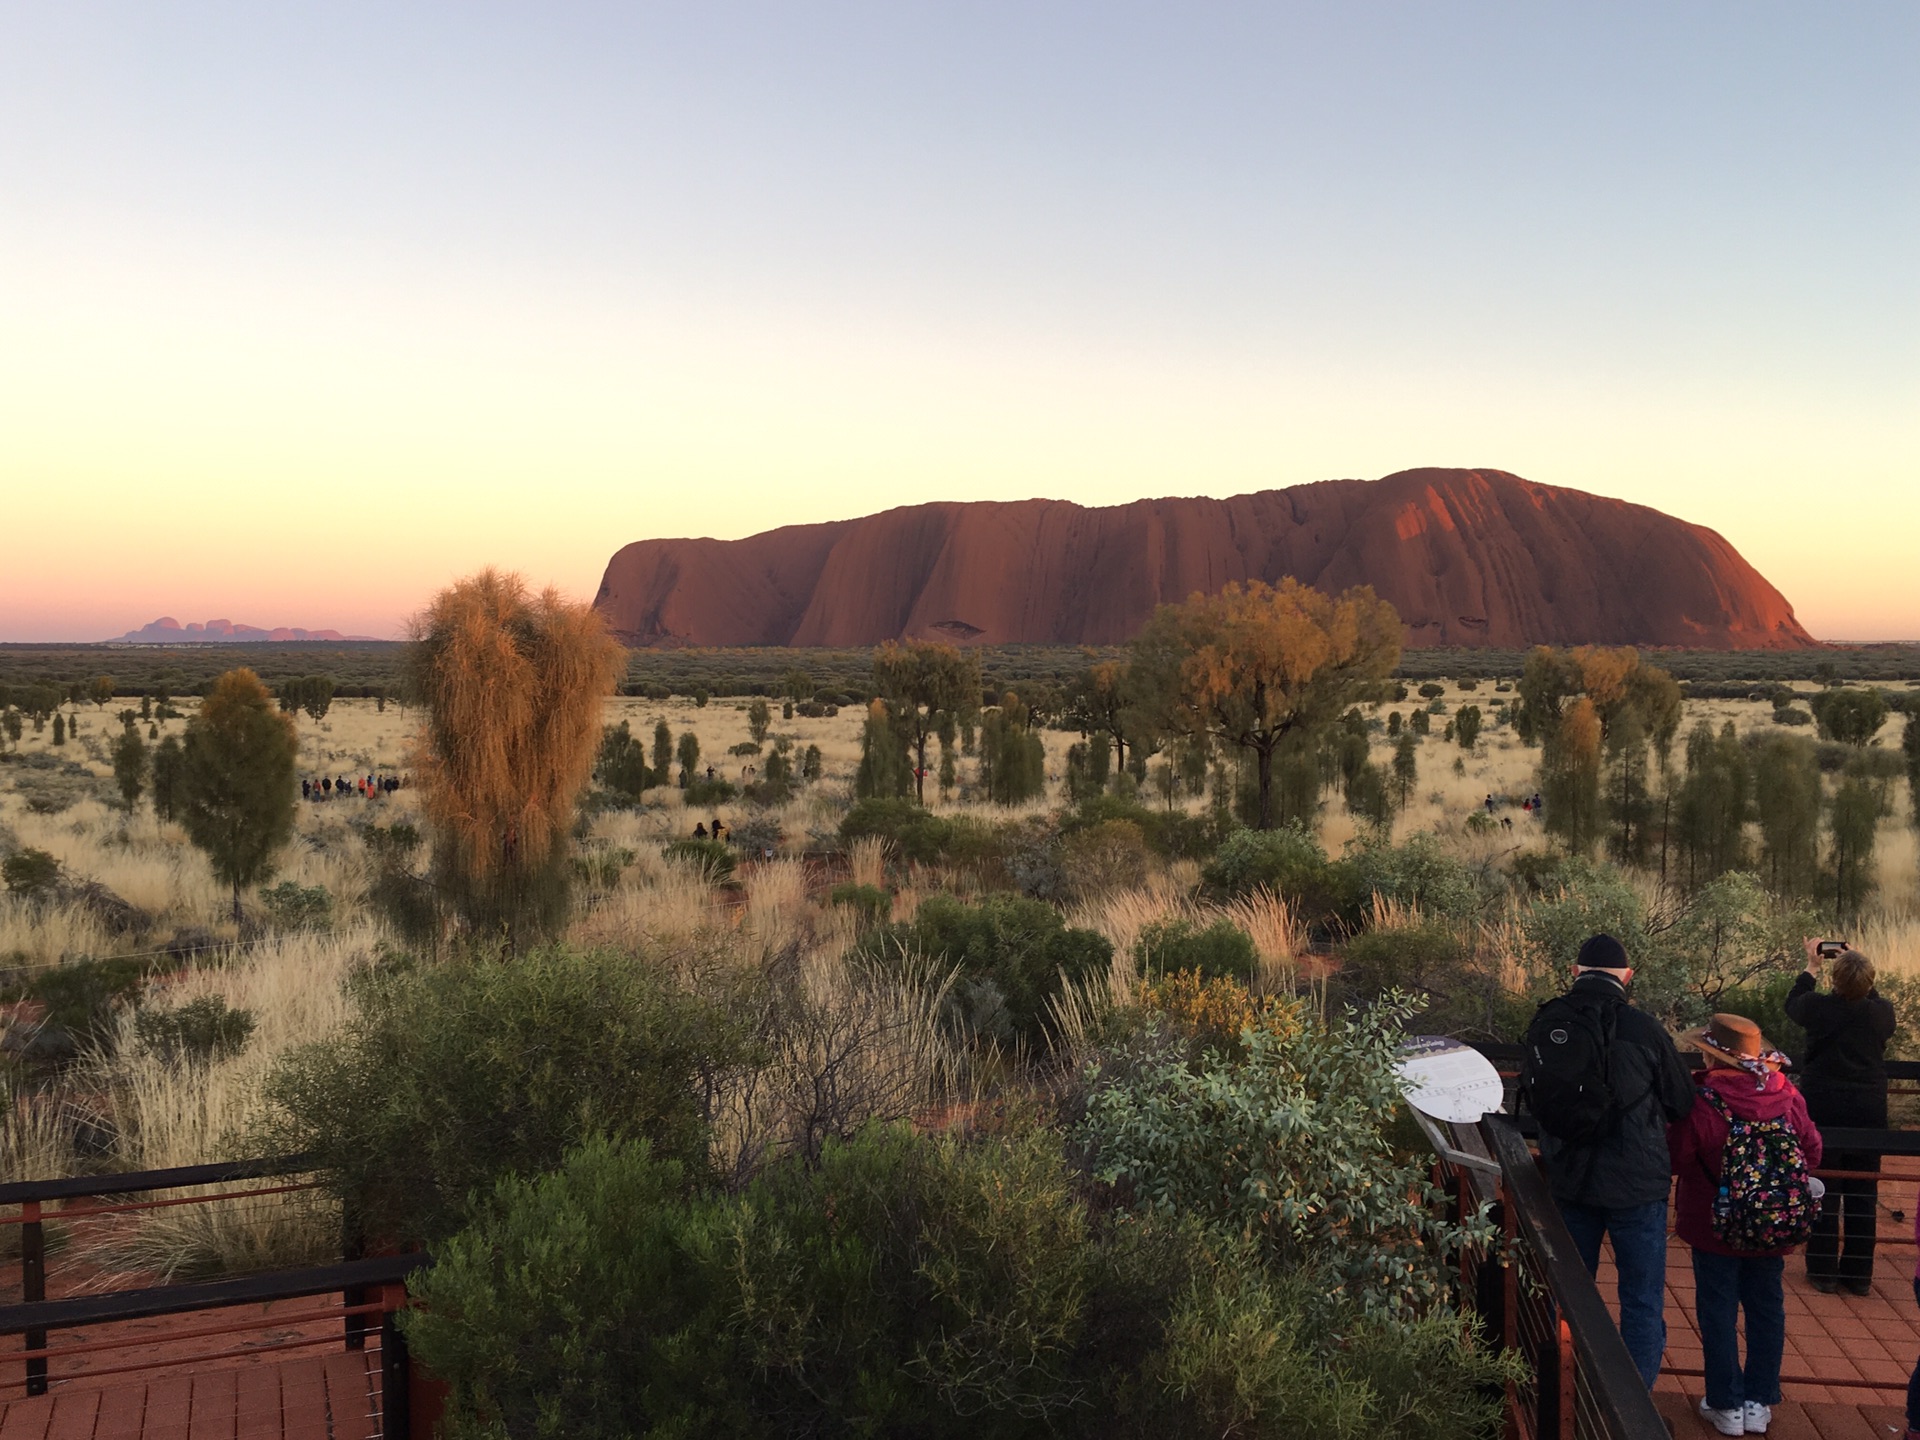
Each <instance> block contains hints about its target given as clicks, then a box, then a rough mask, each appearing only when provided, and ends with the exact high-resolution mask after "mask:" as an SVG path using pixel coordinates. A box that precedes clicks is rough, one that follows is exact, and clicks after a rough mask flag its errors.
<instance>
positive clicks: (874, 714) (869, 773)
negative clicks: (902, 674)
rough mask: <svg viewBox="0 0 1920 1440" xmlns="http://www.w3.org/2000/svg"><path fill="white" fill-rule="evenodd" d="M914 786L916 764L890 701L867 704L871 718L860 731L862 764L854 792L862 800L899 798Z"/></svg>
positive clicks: (856, 776) (856, 774)
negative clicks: (888, 702) (909, 757)
mask: <svg viewBox="0 0 1920 1440" xmlns="http://www.w3.org/2000/svg"><path fill="white" fill-rule="evenodd" d="M912 789H913V767H912V765H911V763H910V762H909V761H908V759H907V752H906V748H905V747H904V746H903V745H902V744H901V742H900V727H899V726H898V725H896V724H895V723H894V720H893V716H892V715H891V714H890V713H889V712H888V710H887V702H886V701H884V700H881V699H878V698H876V699H874V700H872V701H871V702H869V703H868V705H867V721H866V724H865V725H864V726H863V727H862V729H861V731H860V767H859V768H858V769H857V770H855V771H854V775H853V793H854V794H855V795H857V796H859V797H860V798H861V799H862V800H871V799H880V800H891V799H898V798H900V797H901V796H904V795H906V794H907V792H908V791H910V790H912Z"/></svg>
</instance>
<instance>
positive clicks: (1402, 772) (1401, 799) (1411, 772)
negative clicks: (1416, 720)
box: [1393, 730, 1420, 810]
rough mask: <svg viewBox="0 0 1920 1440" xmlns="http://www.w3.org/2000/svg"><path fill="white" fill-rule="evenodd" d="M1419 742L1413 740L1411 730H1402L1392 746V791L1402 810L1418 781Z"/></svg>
mask: <svg viewBox="0 0 1920 1440" xmlns="http://www.w3.org/2000/svg"><path fill="white" fill-rule="evenodd" d="M1419 745H1420V742H1419V741H1418V740H1416V739H1414V736H1413V732H1412V731H1411V730H1402V731H1401V732H1400V738H1399V739H1398V740H1397V741H1395V742H1394V746H1393V790H1394V798H1395V801H1396V803H1397V804H1398V805H1399V806H1400V808H1401V809H1402V810H1404V809H1406V808H1407V802H1408V801H1409V800H1411V799H1412V798H1413V787H1414V786H1415V785H1416V784H1417V783H1419V779H1420V760H1419V754H1418V751H1419Z"/></svg>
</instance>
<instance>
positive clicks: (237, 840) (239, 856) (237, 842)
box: [178, 670, 298, 920]
mask: <svg viewBox="0 0 1920 1440" xmlns="http://www.w3.org/2000/svg"><path fill="white" fill-rule="evenodd" d="M297 753H298V741H297V740H296V739H295V737H294V733H293V722H292V721H291V720H290V719H288V718H287V717H286V716H285V715H283V714H281V713H280V712H279V711H278V710H276V709H275V708H274V703H273V697H272V696H271V695H269V694H268V693H267V687H266V686H265V685H262V684H261V683H260V677H259V676H257V675H255V674H254V673H253V671H251V670H229V671H228V672H227V673H226V674H224V675H222V676H221V677H220V678H219V679H217V680H215V681H214V682H213V689H212V690H210V691H208V692H207V698H206V701H205V703H203V704H202V705H201V706H200V710H199V713H198V714H196V715H195V716H194V717H193V719H192V720H190V721H188V722H187V738H186V744H185V746H184V747H183V751H182V754H181V759H180V779H179V787H180V794H179V801H178V803H179V808H180V812H181V819H182V820H183V821H184V822H185V824H186V828H187V837H188V838H189V839H190V840H192V841H193V843H194V845H195V846H196V847H198V848H199V849H201V850H204V851H205V852H206V855H207V859H208V861H209V862H210V863H211V864H212V866H213V873H214V875H215V876H216V877H217V878H218V879H219V880H221V881H222V882H223V883H225V884H227V885H229V886H231V887H232V888H233V917H234V919H235V920H238V919H240V918H241V911H240V892H241V890H242V889H243V888H244V887H246V886H248V885H253V884H256V883H257V882H259V881H261V880H265V879H266V878H268V876H270V875H271V874H272V873H273V856H274V852H275V851H277V850H279V848H280V847H281V846H282V845H284V844H286V842H287V839H288V837H289V836H290V835H292V833H293V807H294V794H295V791H294V758H295V756H296V754H297Z"/></svg>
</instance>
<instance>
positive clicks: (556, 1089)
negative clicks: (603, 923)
mask: <svg viewBox="0 0 1920 1440" xmlns="http://www.w3.org/2000/svg"><path fill="white" fill-rule="evenodd" d="M354 991H355V998H356V1000H357V1001H358V1009H357V1013H356V1015H355V1016H354V1018H353V1019H352V1020H350V1021H349V1022H348V1023H347V1025H346V1027H345V1029H344V1030H343V1031H342V1032H341V1033H340V1034H339V1035H338V1036H337V1037H335V1038H333V1039H330V1040H326V1041H322V1042H320V1043H317V1044H313V1045H307V1046H304V1047H302V1048H300V1049H298V1050H295V1051H293V1052H291V1053H290V1054H288V1055H286V1056H284V1057H283V1058H282V1059H281V1060H280V1061H279V1062H278V1064H277V1065H276V1066H275V1068H274V1070H273V1072H272V1073H271V1075H270V1076H269V1078H268V1082H267V1086H266V1093H267V1097H268V1099H269V1100H270V1101H271V1102H272V1103H273V1104H274V1106H275V1107H276V1110H277V1114H276V1117H275V1119H274V1120H273V1121H272V1122H270V1123H269V1125H268V1130H269V1133H268V1134H267V1135H266V1136H265V1137H263V1138H264V1140H265V1142H266V1143H268V1144H271V1145H274V1146H276V1147H278V1148H276V1149H273V1150H270V1151H267V1152H264V1153H270V1154H300V1153H309V1154H312V1155H313V1156H314V1157H315V1160H316V1164H317V1168H318V1169H319V1170H320V1171H321V1172H322V1173H323V1174H324V1175H325V1176H326V1177H327V1180H328V1183H329V1185H330V1186H331V1187H332V1189H333V1190H334V1192H335V1193H336V1194H337V1195H338V1196H339V1197H340V1198H341V1200H342V1202H343V1203H344V1204H345V1206H346V1207H347V1212H348V1214H349V1215H350V1216H352V1217H353V1219H354V1221H355V1222H356V1223H357V1224H358V1225H359V1227H360V1228H361V1230H362V1232H363V1233H365V1234H366V1235H367V1236H369V1237H370V1238H372V1239H374V1240H376V1241H385V1242H391V1243H396V1244H404V1243H425V1244H432V1243H435V1242H437V1241H439V1240H442V1239H444V1238H445V1237H446V1236H448V1235H450V1234H452V1233H453V1232H454V1231H455V1230H457V1229H459V1228H460V1226H461V1225H462V1224H464V1223H465V1222H466V1221H467V1219H468V1218H469V1215H470V1213H471V1205H472V1204H473V1203H474V1201H475V1200H477V1199H480V1198H484V1196H485V1195H486V1194H487V1192H488V1191H489V1190H491V1189H492V1187H493V1186H494V1184H495V1183H496V1182H497V1181H498V1180H499V1179H500V1178H501V1177H503V1176H505V1175H509V1174H519V1175H537V1174H539V1173H540V1172H542V1171H545V1170H551V1169H553V1168H554V1167H555V1166H557V1165H558V1164H559V1163H560V1161H561V1158H562V1157H563V1156H564V1154H565V1153H566V1151H567V1150H568V1149H569V1148H570V1147H572V1146H573V1145H576V1144H578V1143H580V1142H581V1141H583V1140H584V1139H586V1138H587V1137H588V1136H590V1135H608V1136H613V1137H615V1138H626V1139H645V1140H647V1141H648V1142H649V1143H651V1145H652V1146H653V1148H654V1153H655V1154H657V1155H658V1156H660V1157H661V1158H662V1159H663V1160H671V1161H674V1162H676V1163H678V1164H680V1165H681V1166H683V1167H684V1170H685V1173H686V1174H687V1175H688V1176H697V1175H700V1174H703V1173H704V1172H705V1170H706V1166H707V1150H708V1126H707V1117H706V1115H705V1113H704V1111H703V1109H702V1102H701V1098H700V1093H699V1091H698V1089H697V1087H696V1084H695V1077H696V1075H697V1074H699V1073H700V1072H701V1071H702V1069H703V1068H706V1069H711V1068H713V1067H716V1066H720V1065H724V1064H727V1063H731V1062H732V1061H733V1060H734V1059H735V1058H736V1056H737V1054H738V1050H739V1042H738V1040H737V1038H736V1037H735V1035H734V1034H733V1031H732V1029H731V1027H730V1026H729V1025H728V1024H726V1023H725V1022H724V1020H723V1018H722V1017H721V1016H720V1015H719V1014H718V1013H717V1012H715V1011H713V1010H712V1009H711V1008H710V1007H708V1006H706V1005H705V1004H703V1003H702V1002H699V1001H697V1000H694V999H692V998H690V997H688V996H686V995H684V994H681V993H679V992H676V991H673V990H670V989H668V988H667V986H666V984H665V983H664V982H663V981H661V980H660V979H658V978H656V976H655V974H654V973H653V972H652V971H651V970H650V969H649V968H648V967H646V966H643V965H636V964H635V963H634V962H633V960H632V959H631V957H628V956H623V955H610V954H602V953H594V952H587V953H582V952H577V951H570V950H539V951H534V952H531V953H523V954H521V955H519V956H517V957H512V958H505V957H500V958H481V959H468V960H457V961H449V962H445V963H442V964H438V965H433V966H414V965H411V964H406V963H399V962H390V963H389V964H387V965H385V966H382V967H380V968H378V969H374V970H371V971H367V972H364V973H362V974H361V975H360V976H358V977H357V978H356V980H355V982H354Z"/></svg>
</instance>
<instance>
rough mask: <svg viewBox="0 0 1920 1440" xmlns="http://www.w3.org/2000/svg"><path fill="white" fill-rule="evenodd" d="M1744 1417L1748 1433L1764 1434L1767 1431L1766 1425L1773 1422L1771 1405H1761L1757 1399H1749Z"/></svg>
mask: <svg viewBox="0 0 1920 1440" xmlns="http://www.w3.org/2000/svg"><path fill="white" fill-rule="evenodd" d="M1744 1418H1745V1420H1746V1422H1747V1433H1748V1434H1749V1435H1764V1434H1766V1433H1767V1426H1769V1425H1771V1424H1772V1423H1773V1407H1772V1406H1771V1405H1762V1404H1761V1403H1760V1402H1759V1401H1758V1400H1749V1401H1747V1409H1746V1414H1745V1417H1744Z"/></svg>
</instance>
